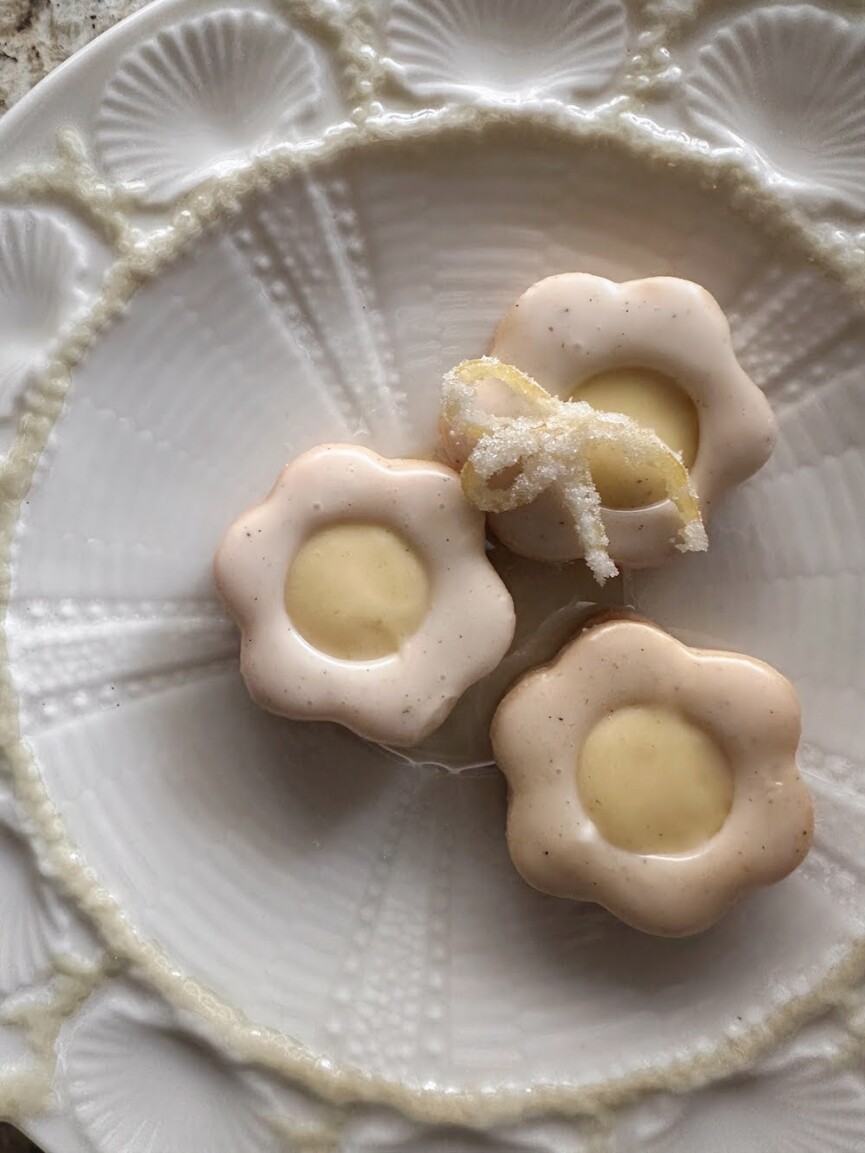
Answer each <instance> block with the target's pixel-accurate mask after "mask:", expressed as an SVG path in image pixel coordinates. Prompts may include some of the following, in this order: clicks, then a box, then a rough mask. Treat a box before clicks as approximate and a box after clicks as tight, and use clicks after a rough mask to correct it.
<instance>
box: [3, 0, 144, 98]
mask: <svg viewBox="0 0 865 1153" xmlns="http://www.w3.org/2000/svg"><path fill="white" fill-rule="evenodd" d="M147 2H148V0H0V111H5V109H7V108H9V107H11V105H13V104H14V103H15V102H16V101H17V100H20V99H21V97H22V96H23V95H24V94H25V93H26V92H29V91H30V89H31V88H32V87H33V85H34V84H36V83H38V81H40V80H41V79H42V77H43V76H47V75H48V73H49V72H50V71H51V70H52V69H53V68H56V67H57V65H58V64H61V63H62V62H63V61H64V60H65V59H66V58H67V56H71V55H72V53H73V52H77V51H78V49H79V48H83V47H84V45H85V44H87V43H89V42H90V41H91V40H93V39H94V38H95V37H96V36H98V35H99V33H100V32H104V31H105V29H106V28H110V27H111V25H112V24H116V23H117V21H118V20H121V19H122V18H123V17H124V16H128V15H129V14H130V13H131V12H135V11H136V10H137V9H139V8H143V7H144V5H145V4H146V3H147Z"/></svg>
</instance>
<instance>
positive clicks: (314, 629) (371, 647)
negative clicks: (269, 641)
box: [285, 523, 430, 661]
mask: <svg viewBox="0 0 865 1153" xmlns="http://www.w3.org/2000/svg"><path fill="white" fill-rule="evenodd" d="M429 603H430V589H429V578H428V577H427V572H426V569H425V568H424V565H423V563H422V562H421V560H420V558H419V557H418V555H417V553H415V552H414V550H413V549H412V548H411V547H410V546H409V545H408V544H407V543H406V542H405V541H404V540H403V539H402V537H400V536H399V535H398V534H397V533H395V532H394V531H393V530H392V529H389V528H385V527H384V526H382V525H377V524H353V523H345V524H334V525H330V526H329V527H328V528H323V529H321V530H319V531H318V532H317V533H315V534H314V535H313V536H311V537H310V538H309V540H307V541H306V542H305V543H304V544H303V545H302V546H301V548H300V549H299V550H298V553H297V555H296V556H295V558H294V560H293V562H292V565H291V568H290V569H289V571H288V576H287V577H286V581H285V607H286V611H287V612H288V615H289V618H290V619H291V623H292V624H293V625H294V627H295V628H296V629H297V631H298V632H299V633H300V635H301V636H302V637H303V638H304V640H306V641H308V642H309V644H311V645H312V646H313V647H314V648H317V649H319V650H320V651H321V652H324V653H328V654H329V655H330V656H333V657H338V658H340V659H341V660H347V661H369V660H377V659H379V658H381V657H386V656H390V655H391V654H392V653H395V652H397V651H398V650H399V648H400V645H401V644H402V643H403V642H404V641H406V640H407V639H408V638H409V637H410V636H412V634H413V633H415V632H416V631H417V629H418V627H419V626H420V624H421V622H422V621H423V619H424V617H425V616H426V613H427V609H428V608H429Z"/></svg>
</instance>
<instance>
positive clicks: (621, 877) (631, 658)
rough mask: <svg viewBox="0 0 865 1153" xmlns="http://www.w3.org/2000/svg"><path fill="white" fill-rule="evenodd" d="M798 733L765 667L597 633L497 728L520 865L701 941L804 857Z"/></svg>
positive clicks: (629, 631)
mask: <svg viewBox="0 0 865 1153" xmlns="http://www.w3.org/2000/svg"><path fill="white" fill-rule="evenodd" d="M799 733H800V711H799V702H798V698H797V696H796V692H795V690H794V688H793V686H792V685H791V684H790V683H789V681H787V680H786V679H785V678H784V677H782V676H781V674H780V673H778V672H776V671H775V670H774V669H772V668H770V667H769V666H768V665H765V664H763V663H762V662H760V661H757V660H754V659H752V658H751V657H746V656H741V655H740V654H738V653H725V652H714V651H708V650H701V649H693V648H689V647H688V646H686V645H684V644H682V643H681V642H679V641H677V640H675V639H674V638H673V637H671V636H669V635H668V634H667V633H665V632H663V631H662V630H661V629H659V628H658V627H656V626H655V625H652V624H649V623H648V622H644V621H638V620H629V619H618V620H616V619H612V620H606V621H604V622H602V623H600V624H597V625H595V626H594V627H591V628H589V629H587V630H586V631H585V632H583V633H581V634H580V635H579V636H578V637H577V638H576V639H575V640H574V641H572V642H571V643H570V644H569V645H567V646H566V647H565V648H564V649H563V650H562V651H561V653H560V654H559V655H558V657H557V658H556V659H555V660H554V661H553V662H552V664H550V665H548V666H546V667H545V668H541V669H538V670H536V671H535V672H532V673H529V674H528V675H527V676H526V677H524V678H523V679H522V680H521V681H520V682H519V683H518V684H517V685H516V686H515V687H514V688H513V689H512V690H511V691H510V693H509V694H508V695H507V696H506V697H505V699H504V700H503V701H502V703H501V704H500V705H499V708H498V711H497V712H496V715H495V717H494V718H493V725H492V733H491V737H492V744H493V750H494V752H495V756H496V760H497V761H498V764H499V766H500V767H501V769H502V771H503V772H504V774H505V776H506V777H507V780H508V784H509V786H510V801H509V809H508V845H509V848H510V852H511V857H512V859H513V861H514V864H515V865H516V867H517V869H518V870H519V872H520V873H521V874H522V876H523V877H524V878H525V880H526V881H528V883H529V884H530V885H533V886H534V887H535V888H537V889H540V890H541V891H542V892H546V893H552V894H554V895H556V896H559V897H570V898H573V899H576V900H582V901H593V902H596V903H597V904H600V905H604V906H605V907H606V908H607V909H609V910H610V912H612V913H613V914H615V916H617V917H619V918H620V919H621V920H623V921H625V922H627V923H628V924H629V925H633V926H634V927H635V928H638V929H642V930H644V931H645V932H649V933H655V934H659V935H662V936H684V935H687V934H690V933H696V932H699V931H700V930H702V929H705V928H707V927H708V926H709V925H711V924H712V923H713V922H714V921H716V920H717V919H718V918H719V917H720V916H721V915H722V914H723V913H724V911H725V910H726V909H727V908H728V907H729V906H730V905H731V904H732V902H733V901H734V900H735V899H736V897H737V896H738V895H739V894H740V893H743V892H745V891H747V890H749V889H753V888H756V887H758V886H761V885H769V884H772V883H773V882H775V881H779V880H781V878H783V877H785V876H787V874H788V873H790V872H792V871H793V870H794V869H795V868H796V867H797V866H798V865H799V864H800V863H801V862H802V860H803V859H804V857H805V855H806V854H807V852H808V849H809V847H810V844H811V836H812V825H813V815H812V804H811V797H810V795H809V793H808V790H807V788H806V787H805V785H804V783H803V782H802V780H801V778H800V776H799V773H798V770H797V767H796V750H797V746H798V742H799Z"/></svg>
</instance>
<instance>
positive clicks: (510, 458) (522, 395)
mask: <svg viewBox="0 0 865 1153" xmlns="http://www.w3.org/2000/svg"><path fill="white" fill-rule="evenodd" d="M490 379H492V380H495V381H497V382H498V383H500V384H503V385H505V387H506V388H507V389H508V390H509V391H510V393H511V394H512V396H513V397H514V399H515V400H518V401H519V403H520V407H521V408H522V409H523V414H521V415H518V416H498V415H495V414H494V413H488V412H483V411H481V410H480V409H479V408H478V406H477V404H476V391H475V388H474V387H473V386H474V385H477V384H478V383H480V382H481V381H484V380H490ZM442 421H443V423H444V424H445V425H446V426H447V427H449V428H450V429H451V430H452V431H453V433H454V434H455V435H456V436H457V437H458V438H459V439H461V440H464V441H465V442H466V443H467V444H471V445H472V446H473V447H472V449H471V452H470V453H469V456H468V458H467V459H466V461H465V464H464V465H463V467H462V470H461V472H460V479H461V481H462V487H463V492H464V493H465V495H466V498H467V499H468V500H469V501H470V502H471V503H472V504H473V505H474V506H475V507H476V508H478V509H480V510H481V511H482V512H491V513H500V512H510V511H511V510H512V509H515V508H521V507H523V506H524V505H527V504H530V503H531V502H532V501H533V500H535V499H536V498H537V497H538V496H540V495H541V493H543V492H545V491H546V490H547V489H548V488H549V487H550V486H551V485H554V484H555V485H557V486H558V487H559V489H560V490H561V493H562V496H563V498H564V503H565V506H566V507H567V509H568V512H569V513H570V515H571V516H572V517H573V520H574V527H575V529H576V531H577V534H578V536H579V538H580V542H581V544H582V546H583V551H584V555H585V559H586V564H587V565H588V566H589V568H590V569H591V571H592V574H593V575H594V577H595V580H596V581H597V582H598V584H600V585H603V584H604V582H605V581H606V580H607V579H608V578H609V577H614V576H616V574H617V573H618V571H619V570H618V568H617V567H616V564H615V562H614V561H613V560H612V558H611V557H610V554H609V539H608V537H607V532H606V529H605V528H604V521H603V517H602V514H601V509H602V506H601V498H600V496H599V494H598V489H597V487H596V485H595V482H594V480H593V479H592V472H591V468H590V467H589V464H588V452H587V450H588V449H589V448H590V447H591V446H593V445H601V444H605V445H611V446H615V448H616V450H617V451H618V452H620V453H621V454H622V459H623V462H624V463H625V464H626V465H627V466H628V467H629V468H632V469H634V470H641V469H651V470H653V471H656V472H657V473H658V475H659V476H660V479H661V480H662V481H663V484H664V487H665V489H666V493H667V497H668V499H669V500H670V501H671V502H672V503H673V505H674V506H675V509H676V511H677V513H678V514H679V518H680V520H681V528H680V530H679V536H678V541H677V543H676V547H677V548H678V549H679V551H680V552H704V551H705V550H706V549H707V548H708V547H709V540H708V537H707V536H706V530H705V527H704V525H703V518H702V514H701V511H700V502H699V498H698V497H697V492H696V489H695V488H694V485H693V482H692V481H691V477H690V475H689V473H688V470H687V468H686V467H685V465H684V464H683V462H682V458H681V455H680V454H679V453H677V452H674V451H673V449H671V448H670V447H669V446H668V445H666V444H665V443H664V442H663V441H662V440H661V439H660V437H659V436H657V435H656V433H654V432H653V431H651V430H650V429H648V428H645V427H644V426H643V425H641V424H638V423H637V422H636V421H635V420H632V419H631V418H630V417H628V416H624V415H623V414H621V413H615V412H601V411H599V410H598V409H595V408H592V407H591V405H589V404H587V403H586V402H585V401H573V400H560V399H559V398H558V397H555V396H552V395H551V394H550V393H549V392H547V390H546V389H545V388H543V387H542V386H541V385H540V384H538V382H537V381H536V380H533V379H532V378H531V377H530V376H527V375H526V373H524V372H521V371H520V370H519V369H518V368H515V367H514V366H513V365H511V364H503V363H502V362H501V361H500V360H496V359H495V358H494V357H489V356H484V357H480V358H479V359H477V360H464V361H462V363H461V364H458V365H457V366H456V367H455V368H453V369H451V371H450V372H448V373H446V375H445V377H444V381H443V383H442Z"/></svg>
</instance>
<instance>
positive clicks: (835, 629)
mask: <svg viewBox="0 0 865 1153" xmlns="http://www.w3.org/2000/svg"><path fill="white" fill-rule="evenodd" d="M863 109H865V25H863V24H861V23H859V22H858V20H857V17H856V16H855V15H854V14H853V13H852V6H845V5H843V4H841V3H840V2H839V3H838V4H837V5H835V6H830V5H829V4H827V5H826V6H824V7H816V6H812V5H795V4H781V5H776V6H765V5H761V4H753V5H748V4H745V5H738V4H737V5H736V6H735V7H734V8H733V7H730V6H727V7H719V6H717V5H713V4H710V3H705V4H704V3H699V2H698V0H694V2H693V3H692V4H690V5H689V4H688V3H687V2H686V0H682V2H681V3H679V2H674V0H669V2H666V3H653V4H636V3H635V4H634V6H633V8H627V7H626V6H625V4H624V3H623V0H376V2H366V3H364V2H360V3H348V2H346V3H345V4H340V3H338V2H336V0H284V2H283V3H281V4H280V3H278V2H277V0H273V3H268V2H267V0H249V2H243V0H235V2H233V3H232V2H230V0H228V2H227V0H156V2H155V3H153V4H152V5H150V6H149V7H148V8H147V9H145V10H144V11H143V12H142V13H141V14H140V15H138V16H136V17H135V18H133V19H131V20H129V21H128V22H126V23H124V24H123V25H121V26H119V27H118V28H117V29H115V30H114V31H112V32H111V33H110V34H108V35H106V36H104V37H103V38H101V39H100V40H99V41H98V42H97V43H96V44H94V45H93V46H92V47H91V48H89V49H88V50H86V51H85V52H83V53H82V54H81V55H80V56H78V57H76V58H74V59H73V60H72V61H71V62H70V63H69V64H67V65H66V66H64V67H62V68H60V69H58V71H57V73H56V74H55V75H53V76H52V77H51V78H50V79H49V80H48V81H47V82H46V83H45V84H43V85H41V86H40V87H39V89H38V90H37V91H36V92H34V93H33V94H32V95H31V96H30V97H29V98H28V99H26V100H25V101H24V102H23V103H22V104H21V105H20V107H18V108H17V109H16V110H14V111H13V112H12V113H11V114H10V115H8V116H7V117H6V119H5V120H4V121H3V123H2V125H0V157H2V165H3V176H4V180H3V183H2V186H0V395H2V400H3V406H2V414H3V417H4V420H5V424H4V426H3V427H4V428H5V430H6V432H5V446H6V449H7V450H8V456H7V462H6V465H5V470H4V472H3V474H2V477H0V485H2V494H3V497H4V504H3V513H2V515H3V518H4V524H5V534H6V535H5V543H4V547H3V558H4V559H3V564H4V566H5V567H4V570H3V571H4V578H5V579H4V581H3V588H4V589H5V590H6V595H7V603H6V613H5V643H6V661H5V676H4V691H3V698H2V709H3V715H2V724H3V726H4V728H3V738H4V741H5V747H6V749H7V762H8V769H9V771H8V774H7V775H6V776H5V777H4V778H0V798H2V799H0V926H2V935H0V993H2V994H3V995H4V998H5V999H4V1001H3V1002H2V1004H3V1022H4V1024H3V1025H2V1027H0V1114H4V1113H5V1114H7V1115H9V1116H11V1117H13V1119H15V1120H16V1121H17V1122H18V1123H19V1124H21V1125H23V1126H24V1127H25V1128H26V1129H28V1130H29V1131H31V1132H32V1133H34V1134H35V1135H36V1136H37V1137H38V1138H39V1139H40V1140H41V1141H42V1142H43V1143H44V1144H45V1146H46V1148H47V1149H48V1151H49V1153H76V1151H79V1150H81V1151H85V1150H86V1151H91V1153H121V1151H122V1153H150V1151H155V1150H157V1149H158V1150H160V1153H199V1151H200V1153H205V1151H207V1153H236V1151H237V1150H239V1149H243V1150H244V1151H245V1153H269V1151H276V1150H277V1149H280V1148H289V1149H298V1150H301V1149H303V1150H305V1149H328V1150H330V1149H333V1150H336V1149H340V1150H342V1151H344V1153H349V1151H353V1150H367V1151H369V1153H383V1151H384V1150H391V1151H397V1150H399V1151H402V1150H409V1149H411V1150H417V1151H419V1153H420V1151H423V1153H432V1151H434V1150H439V1149H444V1148H447V1149H451V1150H463V1149H476V1148H479V1147H481V1146H482V1147H484V1148H489V1149H491V1150H508V1151H510V1150H523V1151H525V1150H531V1151H536V1150H537V1151H544V1150H552V1151H556V1150H562V1151H564V1150H575V1151H585V1153H588V1151H595V1153H597V1151H601V1153H641V1151H643V1150H646V1151H648V1150H652V1151H655V1153H660V1151H661V1150H663V1151H664V1153H727V1151H729V1150H735V1151H736V1153H756V1151H758V1150H759V1151H761V1153H769V1151H772V1150H776V1149H777V1150H784V1151H785V1153H788V1151H790V1153H855V1151H857V1150H861V1143H862V1134H863V1132H865V1082H863V1075H862V1061H861V1056H862V1050H861V1041H860V1039H861V1037H862V1030H863V1024H865V1017H863V1016H862V1012H861V1010H860V993H859V986H858V982H859V979H860V975H861V972H862V969H863V956H865V951H863V948H862V942H863V937H865V838H863V835H862V830H861V826H862V824H863V822H865V795H863V792H865V781H863V772H865V727H863V724H862V713H863V683H865V681H863V675H865V615H863V613H862V611H861V602H862V593H863V572H865V520H863V516H862V511H861V494H862V492H863V487H865V378H863V366H865V310H863V286H865V254H863V247H862V243H861V241H862V237H863V228H865V112H863ZM58 133H60V135H59V137H58ZM574 269H584V270H588V271H592V272H597V273H601V274H604V275H608V276H611V277H613V278H616V279H627V278H629V277H632V276H640V275H647V274H652V273H674V274H677V275H681V276H685V277H689V278H692V279H695V280H698V281H701V282H702V283H704V284H705V285H706V286H707V287H708V288H709V289H710V290H711V291H712V292H713V293H714V294H715V295H716V296H717V298H718V299H719V300H720V302H721V304H722V305H723V306H724V307H725V309H726V310H727V312H728V314H729V316H730V319H731V323H732V327H733V332H734V337H735V343H736V347H737V351H738V353H739V356H740V358H741V361H742V363H743V364H744V366H745V367H746V369H747V370H748V371H749V372H750V373H751V374H752V375H753V376H754V378H755V379H756V380H757V381H758V383H759V384H760V385H761V386H763V387H764V388H765V389H766V391H767V393H768V395H769V396H770V398H771V400H772V402H773V404H774V406H775V408H776V411H777V414H778V419H779V423H780V429H781V437H780V443H779V446H778V449H777V451H776V453H775V455H774V457H773V459H772V461H771V462H770V464H769V465H768V466H767V467H766V468H765V469H764V470H763V471H762V472H761V473H760V474H759V475H758V476H757V477H756V478H755V479H754V480H752V481H751V482H750V483H749V484H747V485H746V486H745V487H743V488H742V489H741V490H739V492H738V493H737V494H736V495H735V496H734V498H733V499H731V500H730V501H728V503H727V504H726V506H725V507H724V508H723V509H722V510H720V511H719V513H718V515H717V516H716V518H715V520H714V522H713V525H712V547H711V550H710V552H709V554H708V555H706V556H699V557H694V558H690V559H687V560H685V559H683V560H680V561H678V562H676V563H675V564H673V565H670V566H669V567H667V568H665V569H663V570H659V571H657V572H656V573H654V574H652V575H648V576H641V577H639V578H637V579H634V580H633V581H632V582H631V584H630V585H629V587H628V588H627V589H626V590H625V593H624V594H620V595H627V597H628V598H629V599H630V600H631V601H632V602H633V603H635V604H636V605H637V607H638V608H639V609H640V610H641V611H643V612H645V613H647V614H649V615H651V616H653V617H655V618H656V619H657V620H658V621H659V622H660V623H661V624H663V625H665V626H666V627H669V628H671V629H673V630H674V631H677V632H679V633H680V635H683V636H685V637H687V638H691V639H697V640H699V641H702V642H706V643H710V644H711V645H712V646H718V647H733V648H742V649H744V650H746V651H749V652H753V653H755V654H756V655H759V656H761V657H764V658H767V659H769V660H770V661H772V662H773V663H775V664H776V665H778V666H779V667H780V668H781V669H782V670H783V671H784V672H785V673H786V674H787V675H789V676H791V677H792V678H793V679H794V680H795V682H796V683H797V685H798V687H799V690H800V693H801V695H802V699H803V702H804V707H805V744H804V747H803V754H802V763H803V768H804V770H805V772H806V773H807V776H808V779H809V782H810V783H811V785H812V787H813V789H814V791H815V794H816V797H817V805H818V837H817V845H816V848H815V850H814V852H813V853H812V855H811V857H810V858H809V860H808V862H807V863H806V865H805V867H804V868H803V869H802V870H801V871H800V872H799V873H798V874H796V875H795V876H794V877H792V878H791V879H789V880H788V881H786V882H785V883H783V884H782V885H780V886H777V887H776V888H775V889H773V890H771V891H767V892H764V893H762V894H760V895H758V896H756V897H754V898H752V899H750V900H748V901H746V902H745V903H743V904H742V905H741V906H740V907H739V908H738V909H737V911H736V912H734V913H733V915H731V916H730V917H729V918H728V919H727V920H726V921H724V922H723V923H722V924H721V925H720V926H718V927H717V928H716V929H714V930H713V931H711V932H710V933H707V934H704V935H703V936H700V937H698V938H696V939H693V940H689V941H679V942H670V941H658V940H652V939H649V938H645V937H642V936H640V935H638V934H635V933H633V932H631V931H629V930H627V929H624V928H623V927H621V926H620V925H618V924H616V923H615V922H614V921H612V919H610V918H609V917H607V916H606V914H603V913H601V912H599V911H597V910H594V909H592V908H575V907H572V906H570V905H568V904H567V903H564V902H557V901H555V900H552V899H548V898H544V897H541V896H540V895H538V894H536V893H535V892H533V891H531V890H529V889H528V888H527V887H526V886H525V885H523V883H522V882H521V881H520V880H519V879H518V877H517V876H516V874H515V872H514V871H513V869H512V868H511V867H510V865H509V862H508V859H507V854H506V850H505V846H504V840H503V836H502V818H503V795H502V786H501V782H500V780H499V777H498V775H497V774H496V772H495V770H487V771H474V772H471V773H467V774H463V775H459V776H454V775H451V774H447V773H444V772H442V771H441V770H439V769H435V768H432V767H430V766H421V765H409V764H405V763H402V762H400V761H396V760H394V759H393V758H391V757H388V756H386V755H385V754H384V753H382V752H380V751H377V750H376V749H374V748H370V747H367V746H365V745H363V744H362V743H361V742H359V741H357V740H355V739H354V738H352V737H350V736H349V735H348V734H346V733H344V732H343V731H341V730H337V729H333V728H328V727H323V726H322V727H317V726H298V725H292V724H289V723H287V722H282V721H278V720H276V719H274V718H272V717H269V716H266V715H265V714H263V713H261V712H259V711H258V710H257V709H255V708H254V707H253V706H252V705H251V704H250V703H249V701H248V700H247V697H246V694H245V692H244V690H243V686H242V684H241V682H240V679H239V675H238V672H237V667H236V638H235V634H234V630H233V629H232V627H231V626H230V625H229V624H228V622H227V621H226V619H225V617H224V615H223V613H222V611H221V609H220V608H219V606H218V604H217V602H216V600H215V598H214V593H213V588H212V584H211V576H210V561H211V556H212V553H213V550H214V546H215V545H216V543H217V541H218V539H219V537H220V534H221V532H222V531H223V529H224V528H225V527H226V526H227V524H228V523H229V522H230V521H231V519H232V518H233V517H234V516H235V515H236V514H237V513H238V512H239V511H240V510H241V509H243V508H244V507H245V506H246V505H247V504H249V503H250V502H251V501H252V500H253V499H255V498H257V497H258V496H259V495H261V494H262V493H263V492H264V491H265V490H266V489H267V487H268V486H269V484H270V483H271V481H272V479H273V477H274V476H275V474H276V472H277V470H278V468H279V467H280V466H281V465H282V463H283V462H284V461H285V460H286V458H288V457H290V456H292V455H294V454H295V453H297V452H298V451H300V450H302V449H304V448H306V447H308V446H310V445H312V444H314V443H316V442H319V441H322V440H333V439H357V440H360V441H364V442H366V443H369V444H371V445H374V446H375V447H376V448H378V449H379V450H381V451H384V452H387V453H408V452H418V451H421V452H423V451H425V450H428V449H429V447H430V445H431V443H432V440H433V436H434V423H435V409H436V401H437V384H438V381H439V379H440V376H441V373H442V372H443V370H445V369H446V368H448V367H450V366H451V365H452V364H454V363H455V362H456V361H458V360H459V359H461V358H463V357H465V356H473V355H477V354H478V353H479V352H480V351H481V350H482V348H483V346H484V344H485V341H486V339H487V336H488V334H489V332H490V330H491V328H492V326H493V324H494V323H495V321H496V319H497V318H498V317H499V316H500V315H501V314H502V312H503V310H504V309H505V307H506V306H507V305H508V304H509V303H510V302H511V301H512V300H513V299H514V298H515V297H516V296H517V295H519V293H520V292H521V291H522V290H523V289H524V288H525V287H526V286H527V285H528V284H530V283H531V282H532V281H534V280H536V279H538V278H540V277H542V276H544V275H547V274H549V273H553V272H559V271H566V270H574ZM568 596H570V593H569V594H568ZM567 599H568V598H567V597H566V598H565V601H567Z"/></svg>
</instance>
